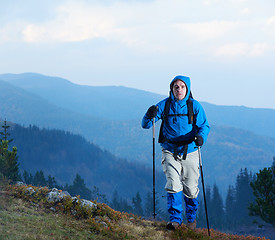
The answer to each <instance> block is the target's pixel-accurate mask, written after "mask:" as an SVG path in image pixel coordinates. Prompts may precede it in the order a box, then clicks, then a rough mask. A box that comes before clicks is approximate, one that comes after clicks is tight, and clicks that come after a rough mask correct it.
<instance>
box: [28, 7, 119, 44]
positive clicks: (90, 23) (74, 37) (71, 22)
mask: <svg viewBox="0 0 275 240" xmlns="http://www.w3.org/2000/svg"><path fill="white" fill-rule="evenodd" d="M56 12H57V15H56V18H55V19H53V20H51V21H47V22H44V23H41V24H28V25H27V26H26V27H25V28H24V30H23V36H24V37H23V39H24V41H26V42H74V41H83V40H87V39H93V38H98V37H105V36H106V35H109V34H111V33H112V29H113V27H114V26H113V25H114V19H112V17H111V16H110V15H109V14H108V11H106V9H105V10H104V9H103V8H101V7H99V6H97V7H86V6H85V5H82V4H74V3H70V4H65V5H62V6H60V7H58V8H57V10H56Z"/></svg>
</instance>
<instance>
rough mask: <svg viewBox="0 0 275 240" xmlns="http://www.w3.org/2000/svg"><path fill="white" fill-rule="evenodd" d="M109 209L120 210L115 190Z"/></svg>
mask: <svg viewBox="0 0 275 240" xmlns="http://www.w3.org/2000/svg"><path fill="white" fill-rule="evenodd" d="M111 207H112V208H113V209H115V210H118V209H119V208H120V206H119V196H118V192H117V190H115V191H114V193H113V197H112V202H111Z"/></svg>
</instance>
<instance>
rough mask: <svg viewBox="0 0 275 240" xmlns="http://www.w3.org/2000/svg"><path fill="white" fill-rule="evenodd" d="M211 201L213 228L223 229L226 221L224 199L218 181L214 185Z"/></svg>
mask: <svg viewBox="0 0 275 240" xmlns="http://www.w3.org/2000/svg"><path fill="white" fill-rule="evenodd" d="M210 203H211V215H210V216H211V224H212V227H213V228H217V229H222V227H223V221H224V210H223V201H222V197H221V195H220V192H219V189H218V186H217V185H216V183H215V184H214V186H213V195H212V199H211V201H210Z"/></svg>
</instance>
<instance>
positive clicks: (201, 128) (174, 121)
mask: <svg viewBox="0 0 275 240" xmlns="http://www.w3.org/2000/svg"><path fill="white" fill-rule="evenodd" d="M176 80H181V81H183V82H184V83H185V84H186V87H187V93H186V96H185V97H184V99H182V100H177V99H176V98H175V97H174V95H173V93H172V89H171V92H170V95H171V96H170V97H171V104H170V109H169V114H171V115H174V114H186V115H187V113H188V108H187V100H188V98H189V96H190V89H191V83H190V78H189V77H185V76H176V77H175V78H174V79H173V80H172V82H171V84H170V88H172V86H173V82H174V81H176ZM167 100H168V98H166V99H164V100H162V101H160V102H159V103H158V104H157V105H156V106H157V107H158V112H157V116H156V118H155V121H156V122H157V121H158V120H159V119H162V118H163V116H164V107H165V103H166V101H167ZM191 100H192V101H193V112H194V124H188V116H169V117H168V118H167V122H166V121H164V124H163V136H164V138H165V139H168V140H170V141H186V140H192V139H194V137H195V136H196V135H200V136H202V138H203V142H204V143H205V142H206V139H207V136H208V133H209V130H210V127H209V124H208V122H207V119H206V115H205V112H204V110H203V108H202V106H201V105H200V103H199V102H198V101H196V100H195V99H191ZM141 125H142V127H143V128H146V129H149V128H150V127H152V125H153V121H152V119H150V118H148V116H147V114H145V115H144V117H143V119H142V123H141ZM170 141H169V142H170ZM161 146H162V148H163V149H166V150H168V151H170V152H172V153H176V154H179V155H183V154H184V146H178V145H176V144H173V143H168V142H167V141H165V142H163V143H161ZM195 147H196V145H195V143H194V142H191V143H190V144H188V150H187V153H190V152H194V151H195V150H196V148H195Z"/></svg>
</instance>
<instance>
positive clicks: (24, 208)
mask: <svg viewBox="0 0 275 240" xmlns="http://www.w3.org/2000/svg"><path fill="white" fill-rule="evenodd" d="M22 192H23V191H22V188H21V189H18V188H17V187H16V188H15V187H9V188H8V189H3V187H2V189H0V239H210V238H209V237H208V236H207V231H206V230H205V229H197V230H196V232H192V231H190V230H187V229H186V227H185V226H184V225H183V226H182V228H181V229H179V230H176V231H172V232H171V231H167V230H166V229H165V223H164V222H153V221H148V220H142V219H140V218H138V217H137V216H134V215H129V214H124V213H119V212H116V211H114V210H112V209H110V208H109V207H108V206H105V207H102V206H100V204H98V210H97V213H96V214H97V215H101V219H102V220H104V219H105V222H107V225H108V226H104V225H102V224H101V223H99V222H97V221H95V216H92V215H90V216H88V217H86V218H82V217H80V216H81V215H79V216H78V218H76V217H74V216H73V215H71V214H68V213H67V214H65V213H64V211H61V210H60V209H59V210H58V208H57V211H56V212H53V211H51V210H50V209H49V207H50V206H49V205H47V203H46V201H45V199H43V198H40V197H39V198H38V197H36V199H35V200H34V198H32V199H28V197H27V196H25V195H22ZM63 210H64V209H63ZM102 211H104V213H103V212H102ZM101 213H102V214H101ZM106 215H107V216H108V219H109V221H106ZM211 235H212V238H211V239H246V240H249V239H251V240H252V239H262V240H264V239H265V238H257V237H252V236H250V237H244V236H237V235H229V234H224V233H220V232H217V231H213V230H212V229H211Z"/></svg>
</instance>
